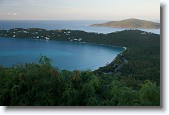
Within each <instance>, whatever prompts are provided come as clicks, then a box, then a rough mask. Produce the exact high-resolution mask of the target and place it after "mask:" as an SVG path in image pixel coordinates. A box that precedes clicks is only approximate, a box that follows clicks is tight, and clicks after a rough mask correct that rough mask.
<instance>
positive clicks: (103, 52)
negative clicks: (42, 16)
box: [0, 38, 124, 70]
mask: <svg viewBox="0 0 169 115" xmlns="http://www.w3.org/2000/svg"><path fill="white" fill-rule="evenodd" d="M123 51H124V48H122V47H112V46H104V45H96V44H87V43H75V42H59V41H53V40H49V41H47V40H34V39H17V38H0V65H2V66H5V67H10V66H13V65H15V64H20V63H22V64H24V63H31V62H34V63H38V61H39V59H40V55H43V56H44V55H45V56H47V57H50V58H51V59H52V64H53V66H55V67H58V68H59V69H61V70H62V69H66V70H75V69H78V70H87V69H90V70H95V69H98V68H99V67H101V66H105V65H106V64H108V63H110V62H112V61H113V59H115V57H116V56H117V55H118V54H119V53H121V52H123Z"/></svg>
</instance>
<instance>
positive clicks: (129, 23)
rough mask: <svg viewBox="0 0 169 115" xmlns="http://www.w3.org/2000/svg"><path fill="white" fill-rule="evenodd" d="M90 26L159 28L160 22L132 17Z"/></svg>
mask: <svg viewBox="0 0 169 115" xmlns="http://www.w3.org/2000/svg"><path fill="white" fill-rule="evenodd" d="M90 26H99V27H112V28H146V29H159V28H160V23H156V22H151V21H146V20H139V19H135V18H130V19H126V20H121V21H110V22H106V23H101V24H92V25H90Z"/></svg>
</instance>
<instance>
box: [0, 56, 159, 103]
mask: <svg viewBox="0 0 169 115" xmlns="http://www.w3.org/2000/svg"><path fill="white" fill-rule="evenodd" d="M0 92H1V93H0V105H6V106H9V105H11V106H14V105H20V106H22V105H27V106H34V105H35V106H39V105H51V106H53V105H59V106H62V105H69V106H70V105H72V106H78V105H81V106H87V105H88V106H101V105H102V106H103V105H107V106H129V105H130V106H131V105H135V106H139V105H154V106H159V105H160V92H159V86H157V85H156V84H155V83H154V82H151V81H149V80H146V81H144V82H143V84H138V86H137V88H135V87H130V86H128V83H127V82H126V81H124V80H122V79H119V78H118V75H104V76H102V77H100V76H97V75H95V74H94V73H93V72H92V71H78V70H75V71H72V72H70V71H66V70H62V71H59V70H58V69H57V68H54V67H52V65H51V63H50V60H49V59H48V58H47V57H41V59H40V61H39V64H33V63H32V64H25V65H17V66H14V67H11V68H3V67H0Z"/></svg>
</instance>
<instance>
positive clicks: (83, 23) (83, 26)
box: [0, 20, 160, 34]
mask: <svg viewBox="0 0 169 115" xmlns="http://www.w3.org/2000/svg"><path fill="white" fill-rule="evenodd" d="M103 22H107V21H105V20H102V21H98V20H97V21H96V20H46V21H44V20H34V21H33V20H31V21H28V20H27V21H26V20H24V21H21V20H17V21H7V20H4V21H3V20H0V29H5V30H8V29H12V28H44V29H47V30H55V29H70V30H83V31H86V32H96V33H104V34H106V33H111V32H116V31H122V30H125V28H109V27H92V26H89V25H91V24H95V23H103ZM126 29H127V28H126ZM139 30H143V31H146V32H153V33H156V34H160V29H139Z"/></svg>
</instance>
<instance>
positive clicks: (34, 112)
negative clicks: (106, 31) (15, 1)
mask: <svg viewBox="0 0 169 115" xmlns="http://www.w3.org/2000/svg"><path fill="white" fill-rule="evenodd" d="M160 3H161V7H162V8H163V11H164V12H163V16H162V18H164V19H162V21H163V26H164V27H162V33H161V34H163V35H162V38H161V39H163V40H162V43H161V45H163V46H162V49H163V51H162V52H163V53H162V56H161V60H162V59H163V60H162V61H161V62H162V67H161V69H163V70H161V72H163V73H162V75H161V77H162V88H163V89H162V93H161V94H162V107H161V108H154V109H153V108H146V107H144V108H114V107H112V108H110V107H109V108H101V107H100V108H92V107H88V108H80V107H79V108H70V107H69V108H63V107H46V108H45V107H44V108H40V107H32V108H31V107H30V108H26V107H25V108H16V109H14V108H13V109H12V108H7V107H0V115H30V114H31V115H46V114H48V115H49V114H51V115H56V114H64V115H66V114H69V115H86V114H87V115H88V114H92V115H95V114H96V115H103V114H106V115H113V114H119V115H126V114H127V115H169V100H168V99H169V90H168V88H169V71H167V69H168V70H169V61H168V60H167V59H169V50H168V51H167V49H169V29H168V27H169V23H168V22H167V20H169V15H168V14H169V6H168V5H169V0H160ZM167 30H168V32H167Z"/></svg>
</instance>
